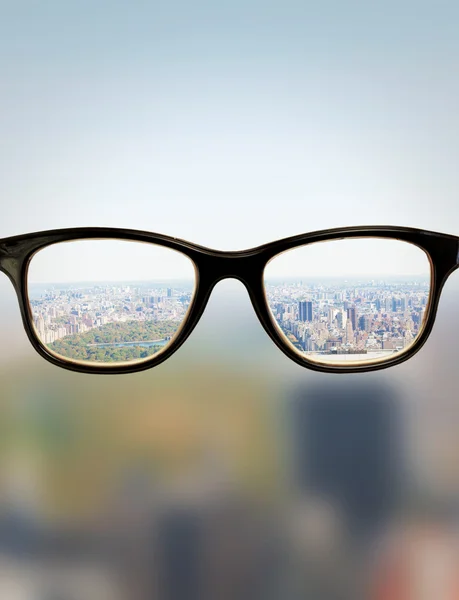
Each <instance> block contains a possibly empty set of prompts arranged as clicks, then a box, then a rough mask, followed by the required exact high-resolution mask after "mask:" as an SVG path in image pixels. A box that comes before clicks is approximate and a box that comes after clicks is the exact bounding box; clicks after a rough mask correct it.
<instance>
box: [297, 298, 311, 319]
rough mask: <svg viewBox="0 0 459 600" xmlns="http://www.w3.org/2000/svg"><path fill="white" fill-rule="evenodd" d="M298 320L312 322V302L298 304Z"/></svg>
mask: <svg viewBox="0 0 459 600" xmlns="http://www.w3.org/2000/svg"><path fill="white" fill-rule="evenodd" d="M298 319H299V320H300V321H303V322H305V321H309V322H311V321H312V302H310V301H303V302H298Z"/></svg>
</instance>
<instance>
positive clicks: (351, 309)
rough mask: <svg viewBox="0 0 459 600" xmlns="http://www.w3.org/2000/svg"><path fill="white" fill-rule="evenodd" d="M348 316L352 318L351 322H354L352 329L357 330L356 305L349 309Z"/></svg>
mask: <svg viewBox="0 0 459 600" xmlns="http://www.w3.org/2000/svg"><path fill="white" fill-rule="evenodd" d="M347 318H348V319H349V320H350V322H351V323H352V329H353V330H354V331H355V330H356V329H357V322H356V314H355V306H350V307H349V308H348V309H347Z"/></svg>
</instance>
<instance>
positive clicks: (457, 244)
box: [0, 225, 459, 374]
mask: <svg viewBox="0 0 459 600" xmlns="http://www.w3.org/2000/svg"><path fill="white" fill-rule="evenodd" d="M376 237H377V238H388V239H394V240H395V239H396V240H400V241H404V242H408V243H411V244H413V245H415V246H418V247H419V248H420V249H421V250H423V251H424V252H425V253H426V255H427V257H428V259H429V262H430V266H431V289H430V294H429V305H428V309H426V316H425V321H424V327H423V329H422V331H421V333H420V334H419V335H418V336H417V337H416V338H415V340H414V342H413V344H412V345H411V346H410V347H409V348H408V349H407V350H406V351H403V352H400V353H397V354H395V355H393V357H391V358H385V359H384V360H383V361H380V362H370V361H362V362H359V363H357V362H356V363H350V364H349V366H348V365H347V364H342V363H336V364H325V363H320V362H315V361H313V360H311V359H308V358H307V357H303V356H301V355H300V354H299V353H298V352H297V351H296V350H295V349H294V348H293V346H291V345H290V344H289V343H288V342H287V341H285V340H284V338H283V336H282V335H281V334H280V333H279V331H278V328H277V327H276V325H275V323H274V322H273V317H272V314H271V311H270V308H269V304H268V301H267V298H266V294H265V292H264V283H263V273H264V269H265V267H266V265H267V264H268V262H269V261H270V260H271V259H272V258H274V257H275V256H277V255H278V254H281V253H283V252H285V251H286V250H289V249H293V248H295V247H299V246H305V245H309V244H312V243H315V242H320V241H332V240H338V239H346V238H376ZM90 239H113V240H125V241H139V242H147V243H151V244H156V245H160V246H163V247H167V248H170V249H172V250H176V251H178V252H180V253H182V254H184V255H185V256H187V257H188V258H189V259H190V260H191V262H192V264H193V265H194V268H195V273H196V289H195V292H194V297H193V299H192V302H191V303H190V307H189V308H188V311H187V317H186V318H185V319H184V321H183V323H182V324H181V326H180V327H179V330H178V332H177V333H176V334H175V336H174V338H173V339H172V341H171V343H170V344H168V345H167V346H166V347H165V348H164V349H163V350H161V352H159V353H156V354H154V355H152V356H151V357H148V358H146V359H143V360H141V361H132V362H123V363H113V364H112V363H108V364H107V363H90V362H84V361H74V360H72V359H67V358H64V357H61V356H60V355H57V354H55V353H53V352H51V351H49V350H48V349H47V347H46V346H45V345H44V344H43V342H41V340H40V339H39V337H38V335H37V333H36V331H35V328H34V326H33V320H32V317H31V311H30V304H29V300H28V295H27V275H28V268H29V265H30V261H31V260H32V258H33V256H34V255H35V254H36V253H37V252H39V251H40V250H43V249H44V248H46V247H49V246H52V245H55V244H58V243H61V242H66V241H77V240H90ZM458 267H459V237H457V236H454V235H451V234H443V233H438V232H433V231H428V230H423V229H416V228H411V227H399V226H378V225H370V226H353V227H341V228H334V229H324V230H320V231H315V232H310V233H304V234H299V235H295V236H290V237H287V238H283V239H279V240H275V241H273V242H268V243H266V244H263V245H260V246H257V247H254V248H251V249H247V250H237V251H222V250H214V249H212V248H207V247H205V246H202V245H198V244H195V243H192V242H189V241H186V240H183V239H180V238H176V237H171V236H168V235H164V234H159V233H153V232H148V231H141V230H133V229H122V228H112V227H77V228H66V229H54V230H48V231H41V232H36V233H28V234H24V235H19V236H13V237H8V238H4V239H2V240H0V270H1V271H3V272H4V273H5V274H6V275H7V276H8V278H9V279H10V281H11V282H12V284H13V287H14V289H15V291H16V294H17V297H18V301H19V306H20V311H21V317H22V321H23V326H24V328H25V331H26V334H27V336H28V338H29V340H30V342H31V343H32V345H33V347H34V348H35V350H36V351H37V352H38V353H39V354H40V355H41V356H42V357H43V358H45V359H46V360H48V361H49V362H51V363H52V364H54V365H56V366H59V367H62V368H64V369H68V370H71V371H76V372H81V373H97V374H121V373H134V372H139V371H143V370H146V369H150V368H152V367H154V366H157V365H159V364H160V363H162V362H164V361H165V360H167V359H168V358H170V356H172V354H174V353H175V352H176V351H177V350H178V349H179V348H180V346H181V345H182V344H183V343H184V342H185V341H186V339H187V338H188V337H189V335H190V334H191V332H192V331H193V329H194V327H195V326H196V325H197V323H198V321H199V319H200V317H201V316H202V313H203V312H204V309H205V306H206V304H207V301H208V299H209V296H210V294H211V292H212V289H213V288H214V286H215V285H216V284H217V283H218V282H219V281H221V280H222V279H225V278H235V279H239V280H240V281H241V282H242V283H243V284H244V285H245V286H246V288H247V290H248V293H249V296H250V298H251V301H252V305H253V307H254V309H255V312H256V314H257V316H258V319H259V320H260V323H261V325H262V326H263V328H264V329H265V331H266V332H267V334H268V335H269V337H270V338H271V339H272V340H273V342H274V343H275V344H276V345H277V346H278V347H279V348H280V350H281V351H282V352H283V353H284V354H285V355H287V356H288V357H289V358H290V359H291V360H293V361H294V362H296V363H297V364H299V365H301V366H303V367H306V368H308V369H310V370H313V371H320V372H326V373H361V372H369V371H376V370H380V369H386V368H389V367H391V366H395V365H397V364H400V363H402V362H404V361H406V360H408V359H409V358H411V357H412V356H413V355H414V354H416V353H417V352H418V351H419V350H420V349H421V348H422V346H423V345H424V344H425V342H426V341H427V339H428V337H429V335H430V333H431V331H432V328H433V325H434V322H435V317H436V313H437V309H438V303H439V299H440V295H441V291H442V289H443V286H444V284H445V282H446V280H447V279H448V277H449V276H450V275H451V273H452V272H453V271H455V270H456V269H457V268H458Z"/></svg>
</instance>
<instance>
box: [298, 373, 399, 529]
mask: <svg viewBox="0 0 459 600" xmlns="http://www.w3.org/2000/svg"><path fill="white" fill-rule="evenodd" d="M287 407H288V410H289V417H290V418H289V424H290V426H291V430H290V440H291V443H292V454H291V456H292V460H293V465H292V466H293V469H292V474H293V477H294V483H295V484H296V486H297V487H298V488H300V489H303V490H306V491H308V492H309V493H311V495H312V496H313V497H314V496H318V497H321V498H324V500H325V501H326V502H327V503H328V504H329V505H331V506H336V507H337V508H339V509H341V510H342V511H343V512H342V516H343V518H344V519H345V521H346V522H347V524H348V525H349V528H350V532H351V534H354V535H360V534H363V535H365V533H374V531H377V530H378V528H380V527H381V526H383V525H384V523H386V522H387V519H388V518H389V519H390V517H391V515H392V510H393V509H394V508H395V507H396V505H397V503H398V499H399V493H400V491H401V487H400V486H401V484H402V483H403V479H402V473H403V460H404V453H403V446H402V435H401V433H402V431H401V428H402V421H401V417H400V411H399V405H398V403H397V398H396V397H395V395H394V393H393V391H392V390H391V389H390V388H387V387H386V386H383V385H382V384H381V383H380V382H379V384H378V385H368V384H365V383H359V384H356V383H348V384H339V385H337V384H333V385H331V384H328V385H326V384H323V383H322V384H320V386H318V387H316V388H308V389H301V388H300V389H298V390H296V392H295V393H294V394H292V398H291V402H290V403H288V404H287Z"/></svg>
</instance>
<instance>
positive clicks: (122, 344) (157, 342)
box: [87, 340, 170, 348]
mask: <svg viewBox="0 0 459 600" xmlns="http://www.w3.org/2000/svg"><path fill="white" fill-rule="evenodd" d="M169 341H170V340H147V341H139V342H111V343H110V342H102V343H99V344H87V346H88V347H91V348H129V346H142V347H144V348H151V346H164V345H165V344H167V342H169Z"/></svg>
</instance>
